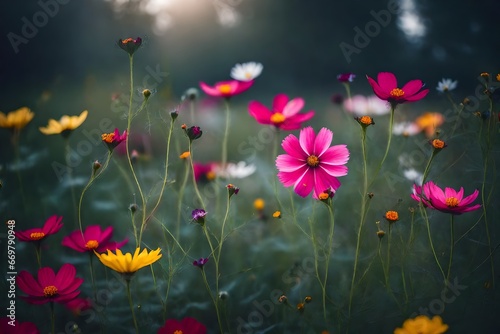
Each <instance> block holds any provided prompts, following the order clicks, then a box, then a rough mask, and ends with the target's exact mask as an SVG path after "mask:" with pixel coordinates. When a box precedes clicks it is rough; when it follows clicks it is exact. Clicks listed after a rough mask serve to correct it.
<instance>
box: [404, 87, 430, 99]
mask: <svg viewBox="0 0 500 334" xmlns="http://www.w3.org/2000/svg"><path fill="white" fill-rule="evenodd" d="M427 93H429V90H428V89H424V90H422V91H421V92H419V93H417V94H415V95H413V96H407V97H405V100H406V101H408V102H414V101H418V100H421V99H423V98H424V97H425V96H426V95H427Z"/></svg>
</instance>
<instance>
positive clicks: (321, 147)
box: [313, 128, 333, 161]
mask: <svg viewBox="0 0 500 334" xmlns="http://www.w3.org/2000/svg"><path fill="white" fill-rule="evenodd" d="M332 139H333V132H332V131H331V130H328V129H327V128H321V130H319V132H318V134H317V135H316V139H315V140H314V151H313V152H314V155H316V156H317V157H321V155H322V154H323V153H325V151H326V150H328V148H329V147H330V144H331V143H332ZM320 161H321V160H320Z"/></svg>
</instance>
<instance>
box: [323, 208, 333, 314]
mask: <svg viewBox="0 0 500 334" xmlns="http://www.w3.org/2000/svg"><path fill="white" fill-rule="evenodd" d="M328 214H329V215H330V232H329V234H328V243H327V247H328V248H327V251H326V262H325V275H324V279H323V284H322V286H321V288H322V293H323V299H322V301H323V316H324V318H325V322H326V321H327V314H326V283H327V281H328V266H329V264H330V256H331V254H332V245H333V233H334V231H335V215H334V213H333V208H332V202H331V199H329V203H328Z"/></svg>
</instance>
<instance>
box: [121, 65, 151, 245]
mask: <svg viewBox="0 0 500 334" xmlns="http://www.w3.org/2000/svg"><path fill="white" fill-rule="evenodd" d="M129 69H130V98H129V105H128V116H127V139H126V140H125V146H126V151H127V160H128V164H129V167H130V170H131V171H132V176H133V177H134V181H135V184H136V185H137V189H138V191H139V196H140V197H141V208H140V209H141V210H142V220H141V230H142V228H143V225H144V224H145V221H146V200H145V198H144V193H143V192H142V188H141V184H140V183H139V180H138V179H137V175H136V173H135V170H134V166H133V165H132V159H131V157H130V150H129V146H130V145H129V143H130V126H131V124H132V102H133V99H132V98H133V96H134V56H133V55H130V56H129ZM143 105H144V103H143ZM141 109H142V107H141ZM140 245H141V242H140V240H137V239H136V247H140Z"/></svg>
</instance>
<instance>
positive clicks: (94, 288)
mask: <svg viewBox="0 0 500 334" xmlns="http://www.w3.org/2000/svg"><path fill="white" fill-rule="evenodd" d="M88 253H89V266H90V282H91V283H92V291H93V292H94V300H95V302H97V289H96V287H95V279H94V265H93V260H92V258H93V257H94V254H93V252H88Z"/></svg>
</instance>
